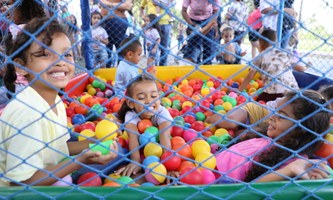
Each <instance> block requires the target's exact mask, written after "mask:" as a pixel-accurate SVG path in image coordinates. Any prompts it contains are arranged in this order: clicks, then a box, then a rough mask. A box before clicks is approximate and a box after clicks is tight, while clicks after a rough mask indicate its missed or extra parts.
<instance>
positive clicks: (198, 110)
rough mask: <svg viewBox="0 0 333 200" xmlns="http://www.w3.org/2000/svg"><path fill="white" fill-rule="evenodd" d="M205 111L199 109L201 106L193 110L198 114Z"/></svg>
mask: <svg viewBox="0 0 333 200" xmlns="http://www.w3.org/2000/svg"><path fill="white" fill-rule="evenodd" d="M202 111H203V110H202V109H201V108H200V107H199V106H197V107H194V109H193V112H195V113H197V112H202Z"/></svg>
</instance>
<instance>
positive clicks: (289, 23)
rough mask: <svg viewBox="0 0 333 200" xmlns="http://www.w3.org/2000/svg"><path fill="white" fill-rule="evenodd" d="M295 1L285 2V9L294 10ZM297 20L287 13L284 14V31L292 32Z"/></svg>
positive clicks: (287, 0)
mask: <svg viewBox="0 0 333 200" xmlns="http://www.w3.org/2000/svg"><path fill="white" fill-rule="evenodd" d="M294 1H295V0H286V1H285V2H284V7H285V8H292V6H293V4H294ZM295 23H296V20H295V18H294V17H293V16H290V15H288V14H287V13H286V12H284V15H283V29H285V30H290V29H293V28H294V27H295Z"/></svg>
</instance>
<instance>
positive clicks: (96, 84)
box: [91, 80, 101, 88]
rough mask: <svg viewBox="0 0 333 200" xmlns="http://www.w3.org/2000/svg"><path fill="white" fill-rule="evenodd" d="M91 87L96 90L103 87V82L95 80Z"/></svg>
mask: <svg viewBox="0 0 333 200" xmlns="http://www.w3.org/2000/svg"><path fill="white" fill-rule="evenodd" d="M91 85H92V86H93V87H94V88H99V87H100V85H101V82H100V81H98V80H94V81H93V82H92V83H91Z"/></svg>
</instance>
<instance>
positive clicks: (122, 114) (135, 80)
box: [118, 74, 156, 123]
mask: <svg viewBox="0 0 333 200" xmlns="http://www.w3.org/2000/svg"><path fill="white" fill-rule="evenodd" d="M147 81H148V82H153V83H154V84H156V83H155V79H154V78H152V77H150V76H148V75H144V74H142V75H140V76H137V77H135V78H133V79H132V80H131V82H130V83H129V84H128V85H127V88H126V93H125V94H126V96H127V97H130V99H131V98H132V97H133V93H134V91H133V89H134V86H136V85H137V84H140V83H142V82H147ZM130 110H132V109H131V108H130V107H128V105H127V103H126V101H124V102H123V104H122V105H121V108H120V109H119V111H118V119H119V120H120V121H121V122H122V123H124V122H125V116H126V113H127V112H128V111H130Z"/></svg>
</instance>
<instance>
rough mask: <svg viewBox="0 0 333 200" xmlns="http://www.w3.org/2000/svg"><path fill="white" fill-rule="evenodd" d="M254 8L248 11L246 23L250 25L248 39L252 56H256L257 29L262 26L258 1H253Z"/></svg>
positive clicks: (257, 48)
mask: <svg viewBox="0 0 333 200" xmlns="http://www.w3.org/2000/svg"><path fill="white" fill-rule="evenodd" d="M253 5H254V8H255V9H254V10H253V11H252V12H251V13H250V15H249V17H248V18H247V25H249V26H250V27H251V29H250V31H249V40H250V43H251V52H252V58H254V57H256V55H257V50H258V51H259V42H258V39H259V35H260V33H259V30H260V28H261V27H262V21H261V17H262V16H261V12H260V9H259V6H260V1H259V0H255V1H253Z"/></svg>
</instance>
